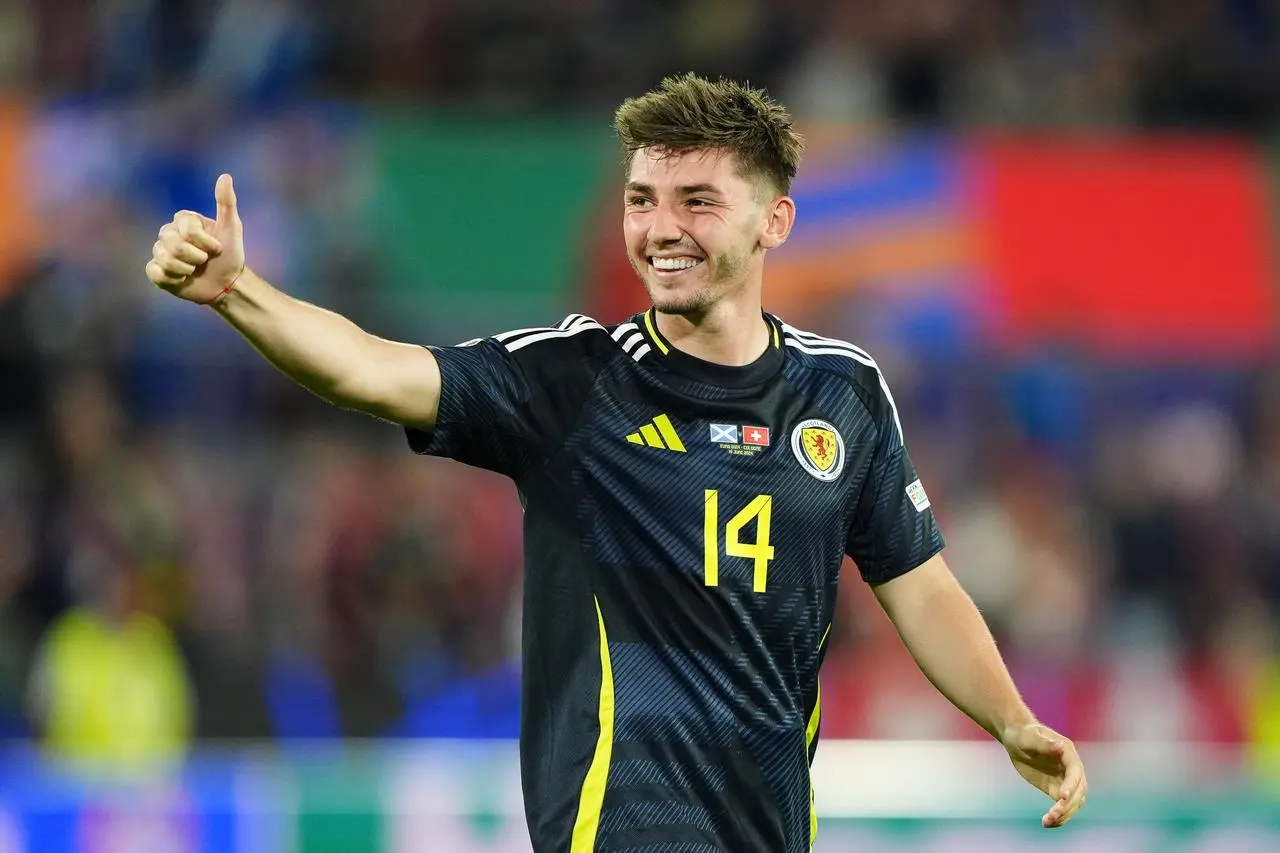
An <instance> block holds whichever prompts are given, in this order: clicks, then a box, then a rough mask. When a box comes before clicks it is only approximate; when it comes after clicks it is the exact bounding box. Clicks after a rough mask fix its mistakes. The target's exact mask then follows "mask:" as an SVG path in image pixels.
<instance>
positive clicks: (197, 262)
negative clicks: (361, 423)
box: [147, 175, 440, 429]
mask: <svg viewBox="0 0 1280 853" xmlns="http://www.w3.org/2000/svg"><path fill="white" fill-rule="evenodd" d="M214 192H215V197H216V200H217V218H216V219H209V218H208V217H206V216H202V215H200V214H198V213H194V212H192V211H186V210H184V211H181V212H179V213H178V214H177V215H175V216H174V218H173V221H172V222H169V223H167V224H166V225H165V226H164V227H162V228H161V229H160V234H159V239H157V240H156V243H155V245H154V246H153V247H152V258H151V260H150V261H149V262H148V263H147V277H148V278H150V279H151V281H152V282H154V283H155V284H156V285H157V286H158V287H160V288H162V289H164V290H167V291H169V292H170V293H172V294H174V295H175V296H178V297H179V298H181V299H186V300H187V301H189V302H195V303H197V304H201V305H208V306H210V307H211V308H212V309H213V310H214V311H216V312H217V313H218V314H219V315H221V316H222V318H223V319H224V320H226V321H227V322H228V323H230V324H231V325H232V326H233V327H235V329H236V330H237V331H238V332H240V334H242V335H243V336H244V337H245V338H246V339H247V340H248V341H249V343H251V344H252V345H253V346H254V348H255V349H257V350H258V352H260V353H262V355H263V357H265V358H266V359H267V361H269V362H271V363H272V364H273V365H275V366H276V367H277V368H279V369H280V370H281V371H283V372H284V373H285V374H286V375H288V376H289V377H290V378H291V379H293V380H294V381H295V382H297V383H298V384H300V385H302V386H303V387H304V388H306V389H308V390H310V391H312V392H314V393H315V394H317V395H319V396H320V397H322V398H324V399H325V400H328V401H329V402H331V403H334V404H335V405H338V406H342V407H344V408H348V409H354V410H357V411H361V412H367V413H368V414H371V415H375V416H377V417H380V418H385V419H386V420H389V421H393V422H395V423H400V424H404V425H406V426H411V427H416V428H418V429H431V428H432V427H434V425H435V421H436V411H437V408H438V406H439V402H440V370H439V367H438V365H437V364H436V360H435V357H434V356H433V355H432V354H431V352H430V351H429V350H428V349H426V348H425V347H420V346H414V345H410V344H402V343H397V342H395V341H388V340H384V339H383V338H379V337H377V336H375V335H371V334H369V333H368V332H366V331H364V330H363V329H361V328H360V327H359V326H357V325H356V324H355V323H352V322H351V321H350V320H348V319H346V318H345V317H343V316H341V315H339V314H335V313H333V312H332V311H327V310H325V309H323V308H319V307H317V306H315V305H311V304H309V303H306V302H303V301H301V300H299V299H294V298H293V297H291V296H288V295H287V294H285V293H282V292H281V291H279V290H277V289H276V288H274V287H272V286H271V285H270V284H268V283H267V282H266V281H265V280H264V279H262V278H261V277H260V276H258V275H257V274H256V273H254V272H253V270H251V269H250V268H249V267H248V266H246V263H245V251H244V231H243V225H242V223H241V221H240V215H239V213H238V212H237V210H236V195H235V188H234V186H233V185H232V181H231V176H230V175H223V176H222V177H220V178H219V179H218V185H217V188H216V189H215V191H214Z"/></svg>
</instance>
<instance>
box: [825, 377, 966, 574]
mask: <svg viewBox="0 0 1280 853" xmlns="http://www.w3.org/2000/svg"><path fill="white" fill-rule="evenodd" d="M886 393H887V391H886ZM886 408H887V412H886V415H887V416H886V417H885V418H884V419H883V421H882V423H881V428H880V436H879V439H878V442H877V447H876V452H875V454H874V455H873V457H872V460H871V467H870V470H869V471H868V473H867V478H866V480H865V482H864V483H863V486H862V489H861V491H860V493H859V494H858V496H857V497H856V505H855V507H854V510H853V519H852V523H851V524H850V526H849V534H848V538H847V540H846V543H845V552H846V553H847V554H848V555H849V556H850V557H852V558H853V560H854V562H855V563H857V565H858V570H859V572H861V574H862V578H863V580H865V581H866V582H867V583H872V584H876V583H884V582H885V581H888V580H892V579H893V578H895V577H897V576H898V575H902V574H905V573H906V572H909V571H911V570H912V569H914V568H915V567H916V566H919V565H920V564H921V563H924V562H925V561H926V560H928V559H929V558H930V557H932V556H933V555H934V554H937V553H938V552H939V551H941V550H942V549H943V547H944V546H945V545H946V542H945V540H944V539H943V536H942V531H940V530H939V529H938V523H937V519H936V518H935V517H934V514H933V507H932V505H931V504H930V503H929V497H928V495H927V494H926V492H925V490H924V486H923V484H922V483H921V482H920V478H919V477H918V476H917V475H916V470H915V466H914V465H913V464H912V462H911V456H910V454H909V453H908V452H907V448H906V445H905V444H904V443H903V441H902V430H901V427H900V426H899V423H898V417H897V412H896V410H894V409H893V403H892V400H889V401H888V405H887V407H886Z"/></svg>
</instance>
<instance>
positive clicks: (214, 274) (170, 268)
mask: <svg viewBox="0 0 1280 853" xmlns="http://www.w3.org/2000/svg"><path fill="white" fill-rule="evenodd" d="M213 194H214V198H215V200H216V201H217V206H218V211H217V212H218V218H217V219H210V218H209V217H207V216H201V215H200V214H199V213H195V212H193V211H190V210H182V211H179V212H178V213H177V214H175V215H174V217H173V221H172V222H169V223H166V224H165V226H164V227H163V228H161V229H160V238H159V239H158V240H156V242H155V245H154V246H152V247H151V260H150V261H148V262H147V278H149V279H151V281H152V282H154V283H155V284H156V286H157V287H160V288H162V289H164V290H167V291H169V292H170V293H172V294H173V295H174V296H178V297H180V298H182V299H186V300H188V301H190V302H196V303H199V304H201V305H209V304H212V303H213V302H216V301H217V300H218V299H219V298H220V297H222V296H223V295H225V294H226V293H227V292H228V291H229V290H230V289H231V288H232V287H233V286H235V282H236V279H237V278H239V276H240V273H241V272H243V270H244V231H243V226H242V225H241V223H240V214H239V213H237V212H236V190H235V187H234V186H233V185H232V183H231V176H230V175H222V176H221V177H219V178H218V184H217V186H216V187H215V188H214V193H213Z"/></svg>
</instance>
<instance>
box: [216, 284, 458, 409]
mask: <svg viewBox="0 0 1280 853" xmlns="http://www.w3.org/2000/svg"><path fill="white" fill-rule="evenodd" d="M213 310H214V311H216V312H217V313H218V314H220V315H221V316H222V318H223V319H224V320H226V321H227V322H228V323H230V324H231V325H232V326H234V327H235V329H236V331H238V332H240V334H241V335H243V336H244V337H245V339H246V340H248V341H249V343H251V344H253V346H254V348H255V349H256V350H258V352H260V353H261V354H262V355H263V357H264V358H266V359H267V361H269V362H271V363H272V364H273V365H275V366H276V367H278V368H279V369H280V370H281V371H283V372H284V373H285V374H286V375H288V376H289V377H290V378H291V379H293V380H294V381H295V382H297V383H298V384H299V385H302V386H303V387H304V388H306V389H308V390H309V391H312V392H314V393H315V394H317V395H319V396H320V397H323V398H324V399H326V400H328V401H329V402H331V403H334V404H335V405H338V406H342V407H344V408H347V409H354V410H357V411H361V412H367V413H369V414H371V415H375V416H377V417H380V418H384V419H386V420H388V421H392V422H394V423H398V424H404V425H405V426H411V427H416V428H418V429H425V430H429V429H432V428H433V427H434V426H435V421H436V409H437V407H438V405H439V402H440V369H439V367H438V366H437V364H436V360H435V356H433V355H432V354H431V351H430V350H428V349H427V348H425V347H420V346H414V345H411V344H402V343H397V342H395V341H388V340H385V339H383V338H379V337H377V336H375V335H371V334H369V333H368V332H366V331H364V330H363V329H361V328H360V327H359V326H357V325H356V324H355V323H353V322H351V321H350V320H348V319H347V318H345V317H343V316H342V315H340V314H335V313H334V312H332V311H328V310H326V309H324V308H320V307H318V306H315V305H311V304H309V303H307V302H303V301H302V300H300V299H294V298H293V297H292V296H289V295H288V294H286V293H283V292H281V291H279V290H277V289H276V288H274V287H272V286H271V285H270V284H268V283H267V282H266V281H265V280H263V279H262V278H260V277H259V276H258V275H256V274H255V273H254V272H253V271H252V270H250V269H247V268H246V269H245V270H244V272H243V273H242V274H241V276H240V278H239V280H238V281H237V282H236V285H235V287H234V288H232V289H231V290H230V291H229V292H227V293H226V295H224V296H223V297H222V298H220V299H219V300H218V301H217V302H216V303H214V305H213Z"/></svg>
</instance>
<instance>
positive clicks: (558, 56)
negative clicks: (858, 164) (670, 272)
mask: <svg viewBox="0 0 1280 853" xmlns="http://www.w3.org/2000/svg"><path fill="white" fill-rule="evenodd" d="M672 69H689V70H694V71H699V72H702V73H709V74H728V75H733V76H737V77H746V78H749V79H751V80H753V81H756V82H759V83H766V84H768V85H769V86H770V87H771V88H772V89H773V90H775V91H776V92H778V93H779V94H781V95H783V96H785V98H786V100H787V101H788V102H789V103H790V104H792V105H793V107H794V108H795V109H796V110H797V111H798V112H799V113H800V114H801V115H803V116H805V117H806V118H824V119H840V120H854V121H867V122H873V123H874V122H878V121H885V120H892V121H900V122H901V121H909V122H923V123H928V124H935V123H946V124H955V123H959V124H970V123H975V122H977V123H982V124H993V123H994V124H1014V125H1026V124H1030V125H1043V124H1052V125H1063V124H1079V125H1088V126H1099V125H1101V126H1126V125H1135V124H1136V125H1143V126H1163V125H1169V124H1182V125H1185V124H1191V125H1199V126H1218V127H1222V126H1230V127H1234V128H1240V129H1258V128H1260V127H1265V126H1269V125H1272V124H1274V121H1275V118H1276V105H1277V102H1278V96H1280V10H1278V9H1277V7H1276V4H1275V3H1274V2H1271V0H1168V1H1167V2H1157V0H974V2H963V0H865V2H858V3H848V2H843V0H788V2H785V3H776V2H769V0H652V2H647V3H629V2H622V0H546V2H541V3H526V2H522V0H481V1H480V2H471V0H466V1H465V2H464V0H434V2H427V3H422V2H407V0H373V2H367V3H342V2H334V0H219V2H212V3H211V2H197V1H196V0H166V1H165V2H159V0H40V2H38V3H37V2H30V0H4V2H3V3H0V77H4V78H8V79H10V80H16V81H18V82H20V83H28V84H32V83H35V82H36V81H38V83H39V86H40V88H41V90H42V91H44V92H46V93H48V94H50V95H73V96H79V95H81V94H84V93H94V94H98V95H103V96H109V97H111V96H114V97H129V96H133V95H138V94H148V95H172V94H175V93H179V92H204V93H217V94H223V95H227V96H230V97H232V98H234V99H235V100H236V102H237V104H238V105H240V106H241V107H244V106H246V105H248V104H271V103H275V102H278V100H279V99H280V98H282V97H289V96H294V95H297V94H299V93H308V94H334V95H340V96H359V97H378V98H382V97H397V96H403V97H409V98H412V99H420V98H422V97H424V96H425V97H427V98H430V99H433V100H435V101H438V102H448V103H453V104H459V105H465V106H466V107H468V108H481V109H486V110H504V111H527V110H531V109H565V108H569V109H576V108H588V109H608V108H610V107H612V106H613V105H614V104H615V103H616V101H617V99H619V98H621V97H625V96H627V95H630V94H634V93H635V92H637V91H641V90H643V89H645V88H647V87H648V86H650V85H651V84H652V83H653V81H654V80H655V79H657V78H658V77H660V76H661V75H662V74H664V73H668V72H670V71H671V70H672Z"/></svg>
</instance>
